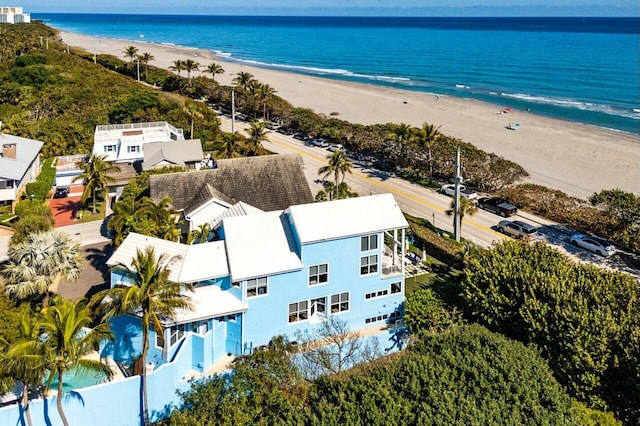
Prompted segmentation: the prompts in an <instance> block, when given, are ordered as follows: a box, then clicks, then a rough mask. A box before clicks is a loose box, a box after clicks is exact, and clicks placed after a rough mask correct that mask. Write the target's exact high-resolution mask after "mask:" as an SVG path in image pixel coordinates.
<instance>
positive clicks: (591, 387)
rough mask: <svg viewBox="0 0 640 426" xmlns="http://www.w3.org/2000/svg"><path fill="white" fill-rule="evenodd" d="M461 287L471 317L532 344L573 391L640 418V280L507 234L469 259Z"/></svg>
mask: <svg viewBox="0 0 640 426" xmlns="http://www.w3.org/2000/svg"><path fill="white" fill-rule="evenodd" d="M462 288H463V293H462V295H463V297H464V298H465V300H466V303H467V306H466V308H465V311H466V312H467V313H469V314H470V315H471V317H472V318H474V319H478V320H480V321H481V322H482V323H484V324H487V325H488V326H489V327H490V328H491V329H493V330H495V331H498V332H501V333H504V334H506V335H507V336H510V337H513V338H516V339H518V340H521V341H523V342H525V343H533V344H535V345H537V346H538V347H539V348H540V350H541V352H542V355H543V356H544V357H545V358H546V359H547V360H548V361H549V364H550V366H551V368H552V369H553V370H554V373H555V375H556V377H557V378H558V380H559V381H560V382H561V383H562V384H563V385H564V386H566V387H567V389H568V390H569V392H570V394H571V395H573V396H575V397H576V398H578V399H579V400H581V401H584V402H585V403H587V404H588V405H590V406H592V407H595V408H598V409H603V408H607V407H609V408H610V409H612V410H613V411H614V412H615V413H616V415H617V416H618V417H619V418H621V419H623V420H625V421H627V422H632V423H633V422H638V421H640V406H639V405H638V404H634V403H633V401H638V400H640V357H639V354H640V353H639V352H640V349H638V348H639V345H638V343H639V342H640V338H639V336H640V300H639V299H640V288H639V286H638V283H637V281H636V280H635V279H633V278H632V277H631V276H630V275H627V274H624V273H620V272H612V271H607V270H603V269H600V268H597V267H595V266H593V265H587V264H577V263H575V262H574V261H572V260H570V259H569V258H568V257H566V256H565V255H563V254H561V253H559V252H558V251H557V250H555V249H553V248H551V247H550V246H548V245H546V244H543V243H535V244H528V243H526V242H519V241H508V242H503V243H501V244H498V245H497V246H495V247H494V248H492V249H491V250H488V251H483V252H480V253H478V254H477V255H475V256H472V257H469V258H468V259H467V261H466V265H465V279H464V282H463V284H462Z"/></svg>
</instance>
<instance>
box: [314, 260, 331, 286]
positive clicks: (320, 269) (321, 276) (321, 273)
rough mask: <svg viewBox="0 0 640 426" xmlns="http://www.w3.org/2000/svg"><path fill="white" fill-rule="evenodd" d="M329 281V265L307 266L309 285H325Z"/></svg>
mask: <svg viewBox="0 0 640 426" xmlns="http://www.w3.org/2000/svg"><path fill="white" fill-rule="evenodd" d="M328 281H329V265H327V264H326V263H323V264H322V265H315V266H309V285H316V284H326V283H327V282H328Z"/></svg>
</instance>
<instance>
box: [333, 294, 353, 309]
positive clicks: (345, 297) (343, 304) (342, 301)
mask: <svg viewBox="0 0 640 426" xmlns="http://www.w3.org/2000/svg"><path fill="white" fill-rule="evenodd" d="M348 310H349V293H340V294H333V295H331V313H332V314H336V313H340V312H345V311H348Z"/></svg>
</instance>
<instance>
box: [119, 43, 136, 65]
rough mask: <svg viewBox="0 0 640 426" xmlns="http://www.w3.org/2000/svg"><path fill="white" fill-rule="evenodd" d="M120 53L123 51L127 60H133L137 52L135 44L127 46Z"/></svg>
mask: <svg viewBox="0 0 640 426" xmlns="http://www.w3.org/2000/svg"><path fill="white" fill-rule="evenodd" d="M122 53H124V56H126V57H127V58H129V62H133V58H135V56H136V54H137V53H138V48H137V47H135V46H127V47H126V48H125V49H124V50H123V51H122Z"/></svg>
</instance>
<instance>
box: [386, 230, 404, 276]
mask: <svg viewBox="0 0 640 426" xmlns="http://www.w3.org/2000/svg"><path fill="white" fill-rule="evenodd" d="M398 231H399V232H398ZM403 242H404V229H393V230H391V231H385V232H384V244H383V245H382V278H390V277H395V276H400V275H403V274H404V262H403V259H404V244H403Z"/></svg>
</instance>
